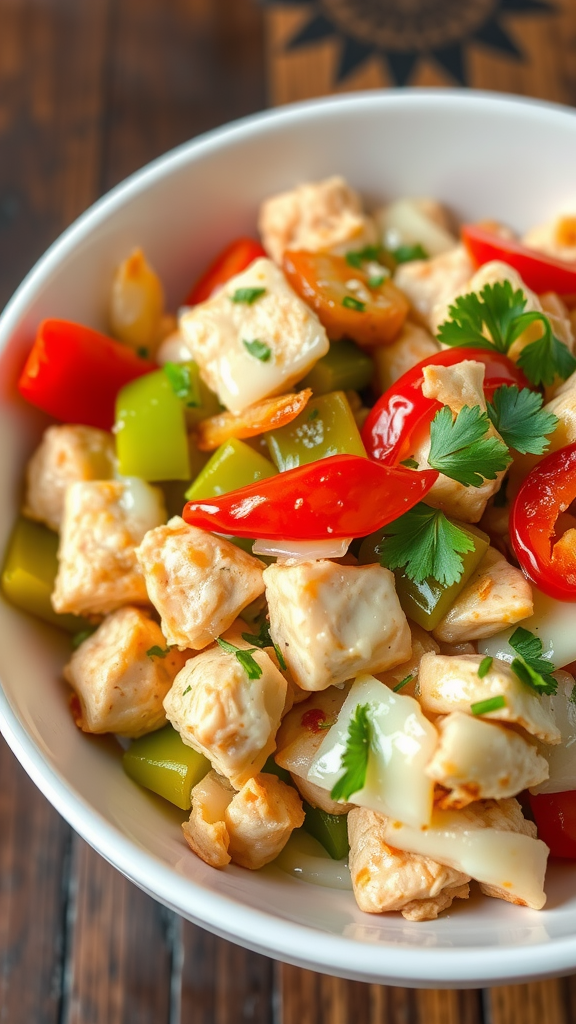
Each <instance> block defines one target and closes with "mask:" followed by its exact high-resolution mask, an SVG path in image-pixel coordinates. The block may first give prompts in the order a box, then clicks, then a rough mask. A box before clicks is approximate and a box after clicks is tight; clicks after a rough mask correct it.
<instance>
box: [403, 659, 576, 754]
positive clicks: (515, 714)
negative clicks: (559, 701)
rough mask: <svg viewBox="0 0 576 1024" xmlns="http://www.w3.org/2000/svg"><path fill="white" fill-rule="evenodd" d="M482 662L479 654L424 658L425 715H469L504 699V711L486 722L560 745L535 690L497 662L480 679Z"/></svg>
mask: <svg viewBox="0 0 576 1024" xmlns="http://www.w3.org/2000/svg"><path fill="white" fill-rule="evenodd" d="M481 661H482V656H481V655H479V654H463V655H461V656H459V657H450V656H449V655H446V654H425V655H424V657H423V658H422V661H421V662H420V674H419V676H418V682H419V686H420V703H421V705H422V707H423V709H424V711H425V712H426V713H428V714H435V715H448V714H450V712H451V711H466V712H469V711H470V705H471V704H476V703H479V702H480V701H484V700H490V699H491V698H492V697H500V696H502V697H504V700H505V701H506V704H505V705H504V707H502V708H498V709H497V710H495V711H490V712H488V713H487V715H486V716H485V717H486V718H490V719H494V720H498V721H501V722H514V723H515V724H516V725H521V726H522V728H523V729H526V732H529V733H531V734H532V735H533V736H537V737H538V738H539V739H541V740H544V742H545V743H559V742H560V731H559V729H558V726H557V725H556V722H555V721H554V716H553V714H552V712H551V711H550V708H549V707H548V705H547V703H546V702H545V701H544V700H542V698H541V697H540V696H539V694H538V693H537V692H536V690H532V689H531V688H530V687H529V686H526V684H525V683H522V682H521V681H520V679H519V678H518V676H517V675H516V674H515V673H514V672H513V671H512V669H511V668H510V666H509V665H506V664H505V663H504V662H503V661H499V660H498V659H497V658H494V660H493V661H492V664H491V665H490V668H489V670H488V672H487V673H486V675H484V676H483V677H482V679H481V678H480V676H479V675H478V669H479V667H480V662H481Z"/></svg>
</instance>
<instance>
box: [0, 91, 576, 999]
mask: <svg viewBox="0 0 576 1024" xmlns="http://www.w3.org/2000/svg"><path fill="white" fill-rule="evenodd" d="M382 105H384V106H386V107H395V106H400V107H404V108H405V109H406V108H410V107H420V108H421V107H422V106H423V105H424V106H426V105H428V106H429V107H433V106H434V107H437V106H438V105H444V106H446V108H447V109H448V108H452V109H458V108H469V107H470V106H471V105H484V106H488V107H493V108H494V109H495V110H496V109H498V110H504V109H506V108H510V112H511V113H512V112H513V113H516V114H520V113H521V112H522V111H528V112H529V116H530V117H533V114H534V110H535V109H536V110H539V111H541V113H542V116H543V117H544V118H545V119H546V120H547V121H549V120H550V118H551V117H553V118H555V119H558V120H560V121H562V122H564V123H568V121H569V120H570V121H571V122H572V129H573V128H574V123H575V121H574V119H575V118H576V112H575V111H573V110H572V109H571V108H568V107H563V106H562V105H561V104H557V103H550V102H548V101H545V100H534V99H531V98H527V97H518V96H510V95H507V94H504V93H496V92H488V91H480V90H470V91H464V90H461V89H428V88H421V89H410V90H409V91H406V90H402V89H382V90H369V91H368V90H367V91H359V92H353V93H346V94H339V95H336V96H329V97H325V98H320V99H313V100H306V101H303V102H300V103H295V104H290V105H287V106H285V107H280V108H277V109H272V110H266V111H262V112H259V113H257V114H253V115H249V116H247V117H243V118H241V119H238V120H236V121H233V122H231V123H229V124H226V125H223V126H221V127H219V128H216V129H213V130H211V131H209V132H206V133H203V134H201V135H199V136H197V137H195V138H194V139H192V140H191V141H188V142H185V143H182V144H181V145H180V146H178V147H176V148H175V149H173V150H171V151H169V152H168V153H166V154H164V155H163V156H160V157H158V158H157V159H156V160H154V161H152V162H151V163H149V164H147V165H146V166H145V167H144V168H142V169H141V170H138V171H136V172H135V173H134V174H132V175H130V177H128V178H127V179H125V180H124V181H122V182H121V183H120V184H118V185H116V186H115V187H114V188H113V189H112V190H111V191H110V192H108V193H107V194H106V195H104V196H103V197H101V198H100V199H98V200H97V201H96V202H95V203H94V204H93V205H92V206H90V207H89V208H88V209H87V210H86V211H85V212H84V213H83V214H81V215H80V216H79V217H78V218H77V219H76V220H75V221H74V222H73V223H72V224H71V225H70V226H69V227H68V228H67V229H66V230H65V231H64V232H63V233H62V234H61V235H60V236H59V238H57V239H56V241H55V242H53V243H52V245H51V246H50V247H49V248H48V249H47V250H46V252H45V253H44V254H43V255H42V256H41V257H40V259H39V260H38V261H37V262H36V264H35V265H34V266H33V267H32V269H31V270H30V271H29V273H28V274H27V275H26V277H25V278H24V280H23V282H22V283H21V285H20V286H19V288H18V289H17V291H16V292H15V293H14V295H13V297H12V298H11V299H10V300H9V302H8V304H7V305H6V307H5V309H4V311H3V312H2V314H1V315H0V351H2V350H3V348H4V347H5V345H6V344H7V342H8V339H9V337H10V335H11V332H12V330H13V329H14V327H15V325H16V323H17V322H18V320H19V318H20V317H21V316H22V314H23V313H24V312H25V311H26V307H27V304H28V302H29V300H30V299H31V298H32V297H33V295H34V292H35V291H36V289H38V288H39V287H40V286H41V285H42V284H43V282H45V281H46V280H47V279H48V278H49V276H50V274H51V271H52V268H53V267H55V266H56V265H57V264H58V263H59V261H60V260H61V259H63V258H64V257H65V256H66V255H67V254H68V253H69V252H70V251H71V250H73V249H74V248H75V247H76V246H77V245H78V244H79V243H80V242H81V241H82V240H83V239H85V238H86V237H87V236H88V235H89V234H90V233H91V231H92V230H93V229H94V228H96V227H97V226H98V224H99V223H100V222H101V221H102V220H104V219H106V218H107V217H108V216H110V215H111V214H113V213H114V210H115V209H117V208H118V207H119V206H122V204H123V203H124V201H125V200H126V199H127V198H129V197H131V196H135V195H137V194H139V193H140V192H141V191H145V190H146V189H147V188H148V186H149V185H150V184H152V183H153V182H154V181H158V180H161V179H162V178H164V177H166V176H169V175H170V174H172V173H173V172H174V171H176V170H177V169H179V168H180V167H182V166H184V165H186V164H188V163H189V162H195V161H196V160H201V159H202V158H203V157H204V156H205V155H208V154H211V153H216V152H217V151H218V150H219V149H220V148H226V147H227V146H228V144H229V143H230V142H232V141H234V140H235V139H242V138H246V139H247V138H250V137H254V136H257V135H259V134H262V133H264V134H265V133H266V132H267V131H268V130H269V128H270V126H271V125H279V126H282V125H289V124H291V123H292V124H297V123H303V122H306V121H307V120H309V119H311V120H313V119H315V118H317V117H318V116H323V117H324V116H333V115H335V116H337V114H338V111H340V110H341V109H342V107H345V108H350V109H352V110H353V109H354V108H355V107H356V108H357V109H358V110H359V111H360V110H363V111H364V110H366V109H369V108H370V107H379V106H382ZM0 729H1V731H2V734H3V736H4V738H5V740H6V742H7V743H8V745H9V746H10V748H11V750H12V751H13V753H14V754H15V756H16V757H17V759H18V760H19V761H20V763H21V764H22V766H23V767H24V769H25V771H26V772H27V773H28V775H29V776H30V778H31V779H32V780H33V782H34V783H35V784H36V785H37V786H38V788H39V789H40V791H41V792H42V793H44V795H45V796H46V797H47V799H48V800H49V801H50V802H51V803H52V805H53V806H54V807H55V808H56V810H57V811H58V812H59V813H60V814H61V815H62V816H63V817H64V818H65V819H66V821H68V823H69V824H70V825H71V826H72V828H74V830H75V831H76V832H78V833H79V835H80V836H81V837H82V838H83V839H85V840H86V841H87V842H88V843H89V844H90V845H91V846H92V847H93V848H94V849H95V850H96V851H97V852H98V853H99V854H100V855H101V856H102V857H104V859H105V860H107V861H108V862H109V863H111V864H112V865H113V866H114V867H116V868H117V869H118V870H119V871H121V872H122V874H124V875H125V876H126V877H127V878H128V879H130V880H131V881H132V882H134V883H135V884H136V885H137V886H139V888H141V889H143V890H144V891H145V892H147V893H149V894H150V895H152V896H153V897H154V898H155V899H157V900H159V901H160V902H162V903H163V904H164V905H165V906H167V907H169V908H170V909H172V910H174V911H175V912H176V913H179V914H181V915H183V916H185V917H186V918H187V919H189V920H191V921H193V922H194V923H195V924H198V925H200V926H201V927H205V928H207V929H209V930H210V931H212V932H214V933H215V934H217V935H220V936H221V937H224V938H227V939H232V940H233V941H236V942H238V943H240V944H242V945H243V946H245V947H248V948H250V949H252V950H255V951H256V952H259V953H262V954H264V955H266V956H269V957H273V958H276V959H281V960H283V961H286V962H288V963H292V964H295V965H297V966H301V967H305V968H308V969H311V970H317V971H323V972H325V973H328V974H336V975H338V976H341V977H346V978H352V979H356V980H361V981H372V982H376V983H380V984H382V983H384V984H386V983H388V984H406V985H409V986H416V987H434V988H438V987H458V988H463V987H481V986H485V985H493V984H498V983H500V984H504V983H510V982H512V981H520V980H522V979H526V978H528V977H529V978H532V979H533V978H545V977H551V976H558V975H560V974H562V973H568V972H569V971H571V970H572V969H573V968H574V967H575V965H576V933H575V934H574V936H564V937H561V938H555V939H552V940H549V941H548V942H545V943H542V942H539V943H534V944H533V945H529V946H517V947H515V946H512V945H509V946H498V947H493V948H490V947H482V949H481V950H480V949H478V948H473V947H470V948H449V949H447V948H446V947H443V948H442V949H433V948H429V947H420V948H418V947H416V946H410V947H409V948H407V947H406V946H405V945H398V944H395V943H393V942H391V943H388V944H383V943H379V944H377V945H376V944H371V943H369V942H365V941H361V940H358V939H352V938H346V937H344V936H340V935H333V934H330V933H327V932H324V931H323V930H321V929H318V928H313V927H310V926H307V925H301V924H297V923H294V922H292V921H289V920H287V919H285V918H283V917H280V916H279V915H277V914H274V913H268V912H265V911H262V910H258V909H255V908H251V907H248V906H247V905H246V904H244V903H242V902H240V901H239V900H237V899H235V898H232V897H230V896H226V895H223V894H221V893H217V892H214V891H213V890H212V889H209V890H208V889H205V888H204V887H203V886H202V885H201V884H200V883H198V882H195V881H193V880H192V879H190V878H188V877H185V876H182V875H179V874H177V873H176V872H175V871H174V870H173V868H171V867H168V866H167V865H166V864H165V863H164V862H163V861H162V860H161V859H160V858H159V857H157V856H156V855H154V854H152V853H150V852H148V851H145V850H144V849H142V848H140V847H139V846H138V845H137V844H136V843H135V842H134V841H133V840H131V839H129V838H128V837H127V836H126V835H125V834H124V833H123V832H122V831H121V830H120V829H119V828H118V827H116V826H114V825H112V824H111V823H110V822H109V821H107V820H106V819H105V818H104V817H103V816H102V815H101V814H100V812H98V811H97V810H95V808H94V807H93V806H92V805H91V804H90V803H89V801H88V800H86V799H85V798H84V797H83V796H82V795H81V794H80V793H79V792H78V791H77V790H76V789H75V788H74V787H73V786H72V785H71V784H70V783H69V782H68V781H67V780H66V779H65V777H64V775H63V774H62V773H61V772H59V771H58V770H57V769H56V768H55V767H54V766H53V765H52V764H51V763H50V762H49V760H48V757H47V756H45V755H44V754H43V753H42V752H41V751H40V749H39V748H38V747H37V746H36V743H35V741H34V740H33V739H32V736H31V735H30V734H29V732H28V731H27V729H26V728H25V726H24V725H23V723H22V721H21V720H20V718H19V717H18V715H17V713H16V711H15V709H14V708H13V707H12V706H11V704H10V702H9V700H8V697H7V695H6V693H5V692H4V690H3V689H0ZM525 913H530V911H525ZM258 935H260V936H262V937H263V938H262V941H261V942H258V941H257V940H256V939H255V936H258ZM319 936H321V937H322V941H321V942H319V941H318V938H319ZM407 953H408V955H406V954H407Z"/></svg>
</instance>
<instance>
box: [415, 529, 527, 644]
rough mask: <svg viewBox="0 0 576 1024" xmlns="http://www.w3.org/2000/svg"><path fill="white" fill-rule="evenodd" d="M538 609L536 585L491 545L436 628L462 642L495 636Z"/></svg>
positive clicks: (444, 637) (439, 636) (438, 633)
mask: <svg viewBox="0 0 576 1024" xmlns="http://www.w3.org/2000/svg"><path fill="white" fill-rule="evenodd" d="M533 611H534V602H533V600H532V588H531V586H530V584H529V583H528V580H527V579H526V577H525V576H524V574H523V573H522V572H520V570H519V569H516V568H515V567H514V566H513V565H510V562H508V561H507V560H506V559H505V558H504V556H503V555H501V554H500V552H499V551H497V550H496V548H488V551H487V552H486V554H485V555H484V557H483V559H482V561H481V562H480V564H479V566H478V568H477V569H476V571H475V572H474V573H473V574H472V576H471V577H470V579H469V580H468V583H467V584H466V586H465V587H464V589H463V590H461V591H460V593H459V594H458V597H457V598H456V600H455V601H454V604H453V605H452V607H451V608H450V610H449V611H448V612H447V613H446V615H445V616H444V618H443V619H441V620H440V622H439V623H438V625H437V626H436V629H434V630H433V633H434V636H435V637H436V639H437V640H444V641H446V642H447V643H451V644H454V643H462V642H465V641H468V640H478V639H480V638H481V637H485V636H493V635H494V633H498V632H499V631H500V630H501V629H505V628H506V626H511V625H513V623H515V622H520V620H521V619H526V618H528V616H529V615H532V612H533Z"/></svg>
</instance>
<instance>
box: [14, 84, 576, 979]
mask: <svg viewBox="0 0 576 1024" xmlns="http://www.w3.org/2000/svg"><path fill="white" fill-rule="evenodd" d="M575 167H576V117H575V116H574V114H572V113H570V112H569V111H568V110H563V109H561V108H558V107H554V106H550V105H548V104H544V103H535V102H525V101H522V100H517V99H511V98H507V97H500V96H496V95H494V94H474V93H463V92H451V91H447V90H446V91H445V90H442V91H430V90H423V91H415V90H412V91H408V92H381V93H379V92H371V93H358V94H354V95H350V96H344V97H338V98H333V99H329V100H325V101H324V100H323V101H319V102H312V103H307V104H302V105H298V106H294V107H286V108H284V109H280V110H276V111H272V112H270V113H266V114H262V115H259V116H257V117H252V118H248V119H246V120H244V121H240V122H238V123H236V124H233V125H231V126H230V127H227V128H223V129H221V130H218V131H216V132H212V133H210V134H209V135H206V136H203V137H201V138H199V139H197V140H195V141H194V142H192V143H190V144H187V145H185V146H182V147H180V148H179V149H177V150H175V151H174V152H173V153H171V154H169V155H168V156H166V157H163V158H162V159H160V160H158V161H156V162H155V163H153V164H151V165H150V166H149V167H148V168H146V169H145V170H143V171H141V172H140V173H138V174H136V175H134V176H133V177H132V178H130V179H129V180H128V181H127V182H126V183H125V184H123V185H121V186H119V187H118V188H117V189H115V190H114V191H113V192H111V193H110V195H108V196H106V197H105V198H104V199H102V200H101V201H100V202H98V203H97V204H96V205H95V206H94V207H92V208H91V209H90V210H89V211H88V212H87V213H86V214H84V216H82V217H81V218H80V219H79V220H78V221H77V222H76V223H75V224H74V225H73V226H72V227H71V228H70V229H69V230H68V231H67V232H66V233H65V234H64V235H63V236H62V238H61V239H60V240H59V241H58V242H57V243H56V244H55V245H54V246H52V248H51V249H49V250H48V252H47V253H46V254H45V256H43V258H42V259H41V260H40V262H39V263H38V264H37V266H36V267H35V269H34V270H33V271H32V273H31V274H30V275H29V277H28V278H27V279H26V281H25V282H24V284H23V285H22V286H21V288H20V290H19V291H18V292H17V294H16V295H15V297H14V298H13V300H12V302H11V303H10V305H9V306H8V307H7V309H6V311H5V313H4V315H3V316H2V318H1V320H0V353H1V354H0V359H1V367H0V444H1V450H2V460H1V464H0V493H1V494H2V495H3V499H4V500H3V502H2V506H1V508H0V544H1V546H2V547H4V543H5V540H6V537H7V535H8V532H9V530H10V527H11V524H12V522H13V518H14V516H15V513H16V509H17V502H18V495H19V486H20V481H21V478H22V470H23V465H24V460H25V458H26V456H27V455H28V453H29V452H30V450H31V448H32V446H33V445H34V443H35V441H36V439H37V438H38V436H39V431H40V428H41V425H42V420H41V417H39V416H37V415H36V414H35V413H34V412H33V411H32V410H31V409H30V407H25V406H24V403H22V402H20V401H19V399H18V398H16V397H15V389H14V382H15V379H16V374H17V372H18V370H19V368H20V366H21V365H22V362H23V358H24V354H25V352H26V351H27V349H28V347H29V345H30V342H31V339H32V337H33V335H34V329H35V326H36V324H37V323H38V321H39V320H40V319H41V318H42V317H44V316H62V317H67V318H69V319H74V320H79V321H82V322H84V323H87V324H91V325H93V326H95V327H104V324H105V308H106V298H107V294H108V289H109V286H110V280H111V275H112V271H113V268H114V267H115V265H116V264H117V263H118V261H119V260H120V259H121V258H122V257H123V256H124V255H125V254H126V252H127V251H129V250H130V249H131V247H133V246H134V245H136V244H140V245H142V246H143V247H144V249H145V251H146V253H147V254H148V255H149V257H150V260H151V262H152V264H153V265H154V266H155V267H156V268H157V270H158V271H159V273H160V275H161V277H162V279H163V281H164V282H165V284H166V287H167V291H168V299H169V301H170V303H171V304H172V305H176V304H177V302H178V301H179V300H180V299H181V297H182V296H183V295H184V294H185V293H186V290H187V288H188V287H189V285H190V282H191V281H192V280H193V278H194V275H195V274H196V273H197V272H198V271H200V270H201V268H202V267H203V266H204V265H205V264H206V262H207V260H209V259H210V258H211V257H212V256H213V255H214V254H215V253H216V252H217V251H218V250H219V248H220V247H221V246H222V245H224V244H225V243H226V242H228V241H229V240H230V239H232V238H234V237H235V236H236V235H238V234H240V233H243V232H246V231H252V230H253V229H254V226H255V215H256V210H257V207H258V204H259V202H260V200H261V199H262V198H263V197H264V196H267V195H270V194H272V193H274V192H277V191H279V190H280V189H283V188H286V187H289V186H291V185H293V184H294V183H296V182H299V181H303V180H307V179H317V178H322V177H324V176H327V175H329V174H334V173H340V174H343V175H344V176H345V177H346V178H348V179H349V181H350V182H351V183H352V184H353V185H354V186H356V187H357V188H358V189H360V190H361V192H362V193H364V195H365V196H366V198H367V200H368V201H371V200H382V199H384V198H386V197H396V196H402V195H431V196H435V197H437V198H439V199H441V200H444V201H445V202H446V203H448V204H449V205H450V206H451V207H452V209H453V210H454V211H455V212H456V213H457V214H459V215H461V216H466V217H468V218H481V217H492V218H496V219H501V220H503V221H506V222H508V223H510V224H512V225H513V226H514V227H516V228H519V229H523V228H525V227H527V226H528V225H530V224H534V223H537V222H538V221H541V220H546V218H548V217H550V216H551V215H552V214H554V213H555V212H556V211H557V210H558V209H559V208H561V207H562V206H563V205H567V206H568V207H569V208H572V209H574V203H575V200H576V195H575V193H576V186H575V184H574V181H575V179H574V168H575ZM67 649H68V647H67V641H66V640H63V639H62V638H61V637H58V636H56V635H55V631H51V630H50V629H49V628H48V627H43V626H42V625H40V624H39V623H38V622H37V621H33V620H32V619H29V618H27V617H25V616H24V615H22V614H20V613H19V612H17V611H16V610H14V609H13V608H11V607H9V606H8V605H5V604H2V605H0V674H1V677H2V680H3V687H4V689H3V693H1V694H0V724H1V727H2V731H3V733H4V736H5V737H6V739H7V741H8V743H9V744H10V746H11V747H12V749H13V751H14V753H15V754H16V756H17V757H18V758H19V760H20V761H21V762H22V764H23V765H24V768H25V769H26V771H27V772H28V773H29V775H30V776H31V777H32V779H33V780H34V782H35V783H36V784H37V785H38V786H39V787H40V789H41V790H42V791H43V792H44V793H45V795H46V796H47V797H48V799H49V800H50V801H51V802H52V803H53V804H54V806H55V807H56V808H57V809H58V810H59V811H60V813H61V814H62V815H63V816H64V817H65V818H66V819H67V820H68V821H69V822H70V824H71V825H72V826H73V827H74V828H75V829H76V830H77V831H78V832H79V833H80V834H81V835H82V836H83V837H84V839H86V840H87V841H88V842H89V843H91V845H92V846H93V847H95V849H96V850H98V851H99V852H100V853H101V854H102V855H103V856H104V857H105V858H106V859H107V860H108V861H110V862H111V863H112V864H114V865H115V866H116V867H117V868H118V869H119V870H120V871H122V872H123V873H124V874H125V875H127V876H128V878H130V879H132V881H134V882H135V883H136V884H137V885H139V886H140V887H141V888H142V889H144V890H145V891H146V892H148V893H150V894H151V895H152V896H154V897H156V898H157V899H159V900H161V901H162V902H163V903H164V904H166V905H167V906H169V907H171V908H172V909H174V910H176V911H178V913H180V914H182V915H184V917H187V918H189V919H190V920H192V921H194V922H196V923H197V924H201V925H204V926H205V927H207V928H209V929H210V930H211V931H213V932H216V933H217V934H219V935H222V936H225V937H226V938H229V939H232V940H234V941H237V942H240V943H242V944H243V945H245V946H248V947H250V948H252V949H255V950H258V951H259V952H261V953H265V954H267V955H269V956H273V957H277V958H279V959H283V960H287V961H289V962H291V963H295V964H299V965H301V966H305V967H310V968H314V969H317V970H322V971H326V972H328V973H333V974H338V975H342V976H344V977H349V978H355V979H360V980H365V981H376V982H386V983H391V984H401V985H413V986H431V987H438V986H440V985H442V986H454V987H464V986H470V985H487V984H491V983H497V982H504V981H511V980H520V979H523V978H528V977H532V978H533V977H544V976H546V975H554V974H560V973H562V972H568V971H570V970H573V969H574V968H575V967H576V916H575V912H576V867H574V866H572V865H570V864H553V865H551V867H550V869H549V872H548V881H547V891H548V894H549V898H548V904H547V909H546V910H544V911H542V912H540V913H537V912H535V911H531V910H527V909H524V908H519V907H513V906H510V905H508V904H506V903H503V902H501V901H499V900H493V899H488V898H480V897H478V898H473V899H471V900H470V901H467V902H460V901H457V902H458V906H456V907H455V908H454V909H453V911H451V912H450V913H449V914H445V915H443V916H442V917H441V918H440V920H438V921H433V922H427V923H423V924H416V923H409V922H407V921H405V920H404V919H403V918H402V917H400V916H399V915H394V914H392V915H384V916H371V915H367V914H363V913H361V912H360V911H359V910H358V908H357V907H356V905H355V902H354V899H353V897H352V894H351V893H349V892H342V891H338V890H329V889H325V888H319V887H316V886H311V885H309V884H307V883H305V882H300V881H297V880H296V879H293V878H291V877H289V876H287V875H285V874H283V873H282V872H280V871H279V870H278V869H276V868H274V867H269V868H267V869H265V870H264V871H263V872H260V873H251V872H249V871H244V870H242V869H241V868H235V867H231V868H228V869H226V871H225V872H218V871H216V870H214V869H212V868H209V867H207V866H206V865H205V864H203V863H202V862H201V861H200V860H198V859H197V858H196V857H194V856H193V855H192V854H191V853H190V852H189V850H188V848H187V847H186V846H185V844H184V842H183V839H182V837H181V832H180V828H179V822H180V820H181V815H179V814H177V813H173V812H172V809H171V808H170V807H169V806H168V805H166V804H164V802H163V801H161V800H160V799H157V798H155V797H153V796H152V795H151V794H148V793H147V792H145V791H144V790H141V789H139V788H138V787H137V786H136V785H135V784H134V783H132V782H131V781H130V780H129V779H128V778H126V777H125V776H124V775H123V773H122V768H121V765H120V761H119V759H118V757H117V756H116V755H115V753H114V751H113V749H112V745H111V744H108V743H107V742H106V741H99V740H96V741H94V740H90V739H88V738H86V737H85V736H83V735H82V734H81V733H79V732H78V731H77V729H76V728H75V727H74V725H73V724H72V720H71V717H70V714H69V711H68V707H67V699H66V691H65V688H64V686H63V685H62V684H61V683H60V682H59V672H60V669H61V666H62V663H63V660H64V658H65V656H66V653H67Z"/></svg>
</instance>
